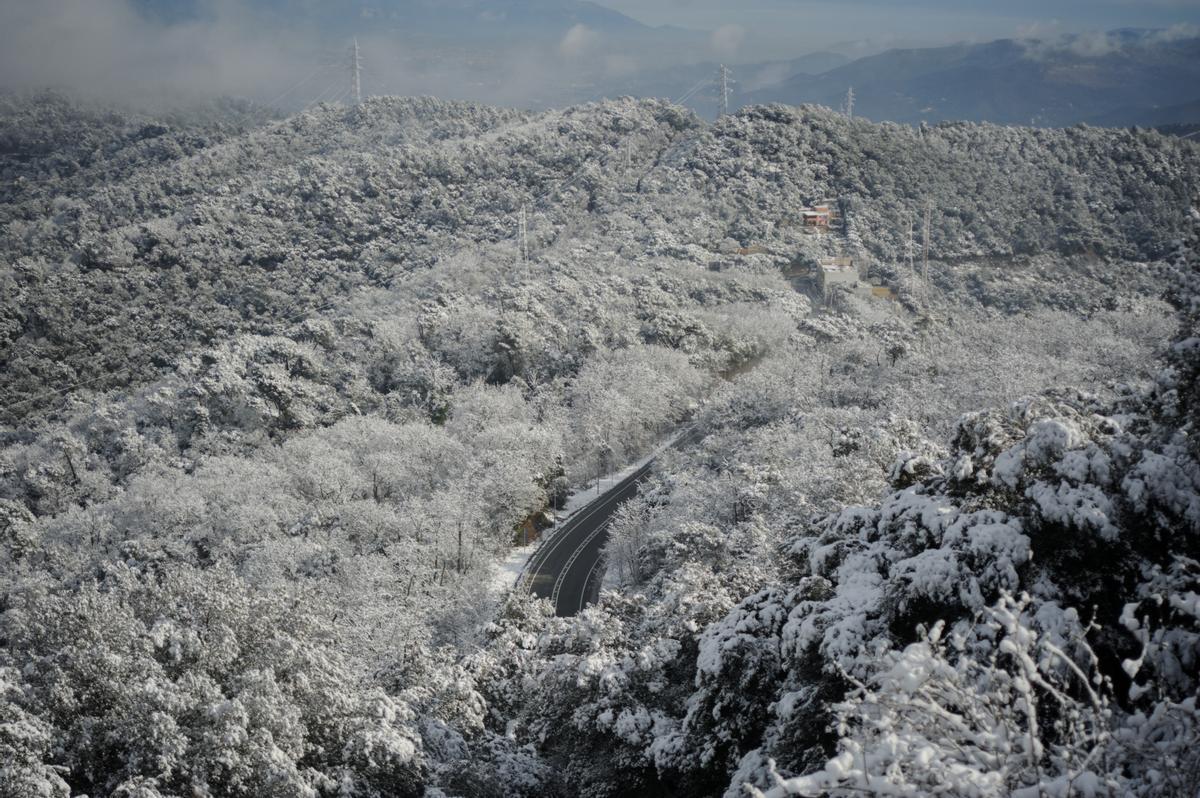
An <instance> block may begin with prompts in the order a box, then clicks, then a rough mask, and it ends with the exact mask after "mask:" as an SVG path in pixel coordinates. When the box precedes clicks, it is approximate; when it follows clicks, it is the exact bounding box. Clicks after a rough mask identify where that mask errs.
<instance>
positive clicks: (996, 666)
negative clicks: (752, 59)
mask: <svg viewBox="0 0 1200 798" xmlns="http://www.w3.org/2000/svg"><path fill="white" fill-rule="evenodd" d="M3 103H4V105H3V113H0V176H2V177H3V180H0V184H2V185H3V188H2V189H0V191H2V192H3V194H2V195H0V199H2V202H0V246H3V250H4V253H5V260H4V270H3V273H2V275H0V286H3V292H2V294H0V295H2V304H0V319H3V321H2V322H0V360H2V362H3V373H4V379H3V381H2V383H0V398H2V399H3V413H4V414H3V418H4V422H3V423H4V426H3V428H2V430H0V560H2V561H3V564H4V565H3V568H2V569H0V573H2V579H3V582H2V585H0V596H2V603H0V608H2V610H3V613H2V614H0V638H2V639H3V641H4V647H3V650H2V652H0V717H2V718H3V722H2V723H0V750H3V752H4V757H3V761H0V794H12V795H46V796H65V795H73V794H88V795H93V796H108V795H114V796H130V797H132V796H137V797H138V798H154V796H164V797H165V796H174V795H185V794H200V795H212V796H221V795H280V796H284V795H288V796H290V795H345V796H351V795H353V796H359V795H361V796H373V795H377V796H392V795H428V796H431V797H432V796H439V795H444V796H452V795H462V796H489V795H529V796H546V795H594V796H607V795H614V796H615V795H635V794H654V793H656V792H658V793H661V792H663V791H667V790H670V791H674V792H677V793H681V794H695V795H723V794H725V795H730V796H732V795H742V794H746V790H745V787H746V785H748V786H749V787H751V788H753V789H754V790H758V791H761V793H763V794H768V795H784V794H822V793H830V794H851V793H854V792H855V791H862V790H874V789H879V790H882V789H885V788H886V789H887V790H892V791H893V792H896V793H905V794H920V793H921V792H922V791H925V790H929V789H932V788H933V786H935V785H940V784H944V783H949V782H952V783H953V784H954V785H956V789H959V790H960V791H962V792H964V793H966V792H973V793H975V794H980V795H993V794H994V795H1000V794H1010V793H1012V794H1022V793H1020V791H1022V790H1027V791H1032V792H1030V793H1029V794H1038V790H1041V791H1042V793H1043V794H1062V795H1066V794H1069V792H1070V791H1071V790H1074V791H1075V792H1076V793H1082V794H1097V795H1099V794H1110V793H1119V794H1123V793H1133V794H1139V795H1141V794H1145V795H1183V794H1187V792H1186V791H1187V790H1188V789H1189V788H1193V787H1194V785H1195V783H1196V782H1195V781H1189V780H1190V779H1192V777H1193V776H1194V775H1195V774H1196V773H1197V770H1196V768H1197V767H1200V763H1197V761H1196V758H1195V756H1196V755H1195V751H1196V746H1195V739H1196V733H1197V725H1196V723H1195V717H1196V707H1195V700H1196V680H1197V678H1200V673H1198V672H1197V664H1196V663H1197V662H1198V661H1200V660H1198V659H1197V654H1198V653H1200V652H1198V651H1197V640H1198V639H1200V637H1198V636H1197V629H1196V623H1197V618H1196V612H1195V595H1194V594H1195V593H1196V592H1198V591H1200V588H1198V587H1197V585H1196V579H1197V574H1196V572H1195V571H1196V562H1195V561H1196V559H1197V558H1200V553H1198V552H1197V551H1196V550H1195V549H1196V533H1197V529H1198V524H1200V521H1198V520H1197V518H1198V516H1197V513H1198V512H1200V510H1198V509H1197V508H1200V498H1198V497H1200V466H1197V459H1196V458H1197V457H1198V456H1200V452H1198V451H1197V450H1196V447H1195V446H1194V441H1193V438H1194V435H1192V434H1191V433H1192V427H1193V426H1194V424H1195V423H1196V419H1197V412H1198V411H1197V406H1196V405H1197V403H1196V398H1197V397H1196V393H1197V389H1196V377H1197V374H1198V373H1200V367H1198V366H1197V364H1196V358H1195V356H1194V355H1195V348H1196V347H1195V330H1196V318H1195V316H1196V307H1197V304H1196V296H1198V295H1200V288H1198V287H1197V285H1196V281H1197V277H1196V270H1197V261H1196V255H1195V251H1196V244H1195V238H1194V236H1195V232H1194V228H1195V225H1196V211H1195V198H1196V196H1197V190H1198V185H1200V181H1198V178H1200V158H1198V157H1197V149H1196V146H1195V145H1193V144H1189V143H1188V142H1184V141H1180V140H1178V139H1172V138H1168V137H1165V136H1162V135H1159V134H1157V133H1154V132H1148V131H1140V130H1102V129H1095V128H1087V127H1078V128H1069V129H1065V130H1035V129H1026V128H1008V127H997V126H989V125H975V124H957V123H956V124H944V125H937V126H928V127H921V128H904V127H900V126H896V125H888V124H883V125H875V124H871V123H868V122H865V121H861V120H848V119H846V118H845V117H843V116H841V115H838V114H834V113H832V112H830V111H828V110H825V109H820V108H815V107H803V108H788V107H784V106H765V107H756V108H751V109H747V110H746V111H743V112H741V113H739V114H737V115H733V116H729V117H726V118H723V119H722V120H720V121H719V122H717V123H716V124H713V125H706V124H704V123H703V122H702V121H701V120H699V119H698V118H696V117H695V116H693V115H691V114H690V113H688V112H686V111H685V110H683V109H681V108H679V107H676V106H672V105H670V104H668V103H664V102H659V101H634V100H621V101H612V102H604V103H598V104H591V105H585V106H579V107H575V108H570V109H566V110H562V111H550V112H543V113H530V112H518V111H510V110H503V109H495V108H488V107H483V106H476V105H469V104H459V103H450V102H443V101H438V100H430V99H398V98H378V99H371V100H368V101H367V102H365V103H364V104H363V105H362V106H359V107H356V108H351V109H346V108H342V107H335V106H321V107H318V108H315V109H313V110H311V111H307V112H305V113H302V114H298V115H296V116H293V117H289V118H286V119H275V118H270V117H269V116H267V115H265V114H263V113H262V112H261V111H260V110H259V109H256V108H254V107H252V106H244V105H238V104H219V105H217V106H215V107H210V108H205V109H199V110H197V111H195V112H194V113H192V114H182V113H181V114H177V115H173V116H170V117H162V118H159V117H154V116H147V115H140V114H135V113H129V112H120V111H113V110H108V111H102V110H98V109H96V108H89V107H86V106H80V105H77V104H74V103H73V102H71V101H69V100H66V99H65V98H62V97H58V96H52V95H51V96H47V95H35V96H6V97H5V98H4V99H3ZM822 197H833V198H836V199H837V200H838V201H839V203H840V204H841V206H842V207H843V213H844V215H845V218H846V220H847V224H846V229H845V230H841V231H835V232H832V233H830V234H828V235H811V234H807V233H805V232H804V231H803V229H802V227H801V224H800V221H799V218H798V210H799V208H801V207H803V206H805V205H807V204H808V203H810V202H812V201H814V200H817V199H820V198H822ZM926 204H931V205H932V208H933V212H932V213H931V242H930V244H931V250H932V258H933V262H932V264H931V266H930V278H929V280H928V281H926V280H924V279H922V278H921V277H920V276H919V274H913V273H911V272H910V271H909V269H908V267H907V264H906V256H907V249H908V230H909V219H910V218H914V217H915V218H920V215H921V214H922V212H923V211H924V208H925V206H926ZM522 207H524V208H525V209H526V214H527V219H528V226H527V229H528V236H527V242H526V243H527V247H528V256H527V257H522V254H521V246H520V243H521V241H520V236H519V234H518V218H519V215H520V213H521V209H522ZM835 254H842V255H850V256H853V257H854V258H855V259H856V260H857V261H858V263H859V264H860V265H861V267H862V268H863V271H864V272H865V273H869V274H870V275H871V276H872V277H873V278H875V279H876V281H877V282H880V283H882V284H885V285H886V286H888V287H890V288H891V289H892V292H893V293H894V296H895V298H896V301H894V302H893V301H890V300H887V299H882V298H867V297H864V296H861V295H860V294H855V293H842V292H836V291H835V292H834V293H833V294H832V295H831V296H830V297H828V298H826V297H825V296H824V295H823V293H822V292H821V290H820V289H819V287H818V286H816V285H814V284H813V283H812V282H811V281H810V280H809V278H808V277H807V275H808V274H809V273H810V268H811V267H812V266H815V265H816V264H817V263H818V261H820V259H822V258H824V257H827V256H831V255H835ZM683 423H693V424H695V425H696V431H697V433H696V436H695V437H696V439H697V440H696V442H695V443H693V444H691V445H688V446H682V447H680V448H678V449H676V450H672V451H669V452H667V453H664V454H662V455H661V456H660V457H659V459H658V460H657V461H656V464H655V467H654V469H653V471H652V475H651V477H650V479H649V480H648V482H647V483H646V484H645V485H644V486H643V488H642V490H641V492H640V494H639V496H638V497H637V498H635V499H633V500H631V501H630V502H628V503H627V504H626V505H624V506H623V507H622V508H621V510H620V511H618V512H617V514H616V515H615V517H614V519H613V521H612V524H611V539H610V542H609V544H608V549H607V569H608V575H607V585H608V587H609V588H610V589H608V590H606V591H605V592H604V594H603V597H602V600H601V602H600V603H599V604H598V605H597V606H596V607H594V608H589V609H588V610H586V611H584V612H583V613H582V614H581V615H579V616H577V617H574V618H555V617H553V616H552V611H551V610H550V609H549V608H548V605H547V604H546V603H544V602H542V603H539V602H536V601H534V600H532V599H530V598H529V597H528V596H524V595H521V594H517V593H514V594H511V595H509V594H508V592H507V591H505V590H497V589H490V588H488V585H489V584H490V582H491V581H492V576H493V572H494V570H495V568H496V564H497V562H498V561H499V560H501V559H503V558H504V557H505V556H506V554H507V552H508V550H509V548H510V546H511V545H512V544H513V542H514V541H516V540H518V538H519V534H520V532H519V530H521V529H527V528H528V525H530V524H533V525H535V526H537V525H543V524H544V523H545V521H546V518H545V515H546V513H547V511H551V510H552V507H553V506H554V505H555V504H558V503H561V500H562V499H563V498H564V497H565V496H566V495H567V494H568V493H570V492H571V491H578V490H579V489H581V488H583V487H584V486H587V485H588V484H589V483H590V482H591V481H592V480H594V479H595V478H596V476H597V474H598V473H602V472H607V471H609V470H613V469H616V468H619V467H621V466H624V465H626V464H628V463H630V462H633V461H635V460H637V459H638V458H640V457H642V456H644V455H646V454H647V453H649V452H650V451H652V450H653V449H655V448H656V447H657V446H658V445H659V444H660V443H661V442H662V441H663V439H664V437H666V436H667V435H669V434H670V433H671V432H673V431H674V430H676V429H677V428H678V427H679V425H681V424H683ZM947 714H948V715H950V716H952V718H953V720H952V722H950V721H946V716H947ZM1089 791H1090V792H1089Z"/></svg>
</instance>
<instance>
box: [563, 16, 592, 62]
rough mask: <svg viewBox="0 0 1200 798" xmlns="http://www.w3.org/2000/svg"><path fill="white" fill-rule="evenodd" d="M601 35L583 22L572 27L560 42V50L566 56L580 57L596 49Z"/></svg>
mask: <svg viewBox="0 0 1200 798" xmlns="http://www.w3.org/2000/svg"><path fill="white" fill-rule="evenodd" d="M599 41H600V35H599V34H598V33H596V32H595V31H594V30H592V29H591V28H589V27H588V26H587V25H584V24H583V23H579V24H577V25H574V26H572V27H571V29H570V30H568V31H567V32H566V34H564V35H563V37H562V41H560V42H559V43H558V52H559V53H561V54H562V55H563V56H565V57H566V58H580V57H582V56H584V55H587V54H588V53H589V52H590V51H591V50H593V49H595V48H596V47H597V46H598V44H599Z"/></svg>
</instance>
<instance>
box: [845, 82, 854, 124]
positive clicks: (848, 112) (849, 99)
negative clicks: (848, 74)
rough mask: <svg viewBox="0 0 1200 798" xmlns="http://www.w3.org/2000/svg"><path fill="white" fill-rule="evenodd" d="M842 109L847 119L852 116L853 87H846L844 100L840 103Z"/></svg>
mask: <svg viewBox="0 0 1200 798" xmlns="http://www.w3.org/2000/svg"><path fill="white" fill-rule="evenodd" d="M842 110H844V111H845V112H846V116H847V118H849V119H853V118H854V87H853V86H851V87H850V88H848V89H846V100H845V102H843V103H842Z"/></svg>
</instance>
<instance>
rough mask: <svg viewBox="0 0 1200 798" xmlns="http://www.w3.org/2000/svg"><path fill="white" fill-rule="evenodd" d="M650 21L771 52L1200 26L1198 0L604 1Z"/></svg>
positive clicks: (639, 18) (636, 17) (601, 1)
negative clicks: (757, 44) (760, 43)
mask: <svg viewBox="0 0 1200 798" xmlns="http://www.w3.org/2000/svg"><path fill="white" fill-rule="evenodd" d="M600 4H601V5H605V6H608V7H610V8H613V9H616V10H618V11H620V12H622V13H624V14H628V15H629V16H631V17H634V18H635V19H638V20H640V21H642V22H645V23H646V24H649V25H677V26H680V27H691V28H703V29H706V30H716V29H719V28H722V27H726V28H728V29H729V30H730V31H731V35H732V32H733V31H734V30H740V31H742V32H743V33H744V35H747V36H751V37H754V38H758V39H762V40H766V41H767V42H769V44H770V46H771V49H772V50H775V49H777V48H782V49H792V50H801V51H803V50H818V49H821V47H822V45H833V44H838V43H842V42H847V41H856V40H860V39H872V40H875V41H877V42H881V43H887V42H898V43H916V44H935V43H944V42H951V41H964V40H986V39H996V38H1005V37H1011V36H1028V35H1052V34H1055V33H1062V32H1066V31H1071V32H1081V31H1094V30H1110V29H1113V28H1121V27H1172V26H1175V25H1200V0H915V1H905V2H899V1H898V0H825V2H812V1H811V0H600Z"/></svg>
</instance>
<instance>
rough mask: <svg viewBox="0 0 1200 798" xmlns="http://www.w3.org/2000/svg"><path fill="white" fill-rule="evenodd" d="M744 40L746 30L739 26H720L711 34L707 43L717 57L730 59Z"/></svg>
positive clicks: (735, 54)
mask: <svg viewBox="0 0 1200 798" xmlns="http://www.w3.org/2000/svg"><path fill="white" fill-rule="evenodd" d="M745 40H746V29H745V28H743V27H742V26H741V25H722V26H721V27H719V28H717V29H716V30H714V31H713V32H712V36H711V37H710V40H709V43H710V44H711V45H712V49H713V52H714V53H716V55H717V56H718V57H720V58H726V59H732V58H734V57H735V56H737V53H738V50H740V49H741V47H742V42H744V41H745Z"/></svg>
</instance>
